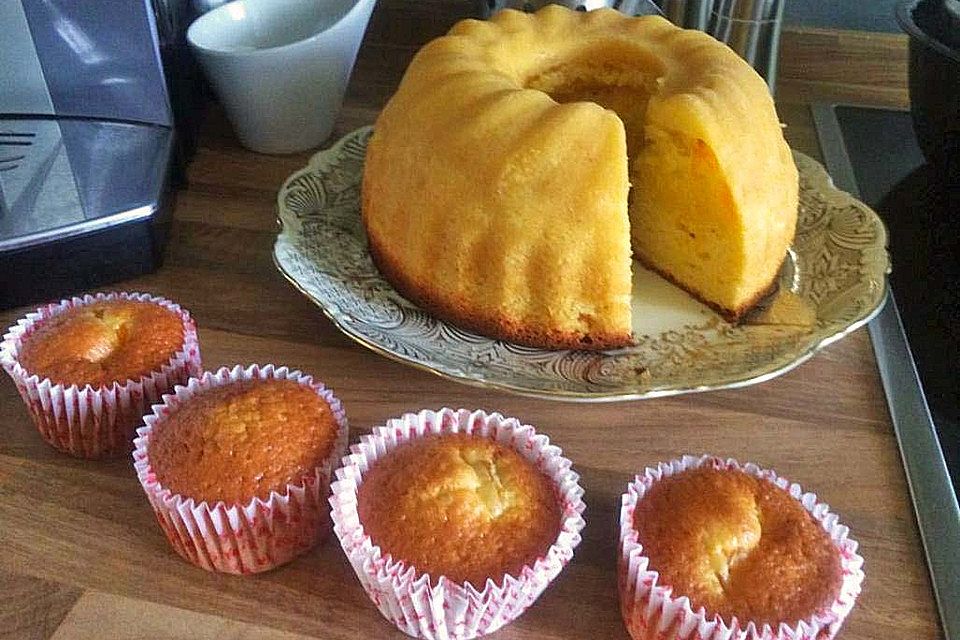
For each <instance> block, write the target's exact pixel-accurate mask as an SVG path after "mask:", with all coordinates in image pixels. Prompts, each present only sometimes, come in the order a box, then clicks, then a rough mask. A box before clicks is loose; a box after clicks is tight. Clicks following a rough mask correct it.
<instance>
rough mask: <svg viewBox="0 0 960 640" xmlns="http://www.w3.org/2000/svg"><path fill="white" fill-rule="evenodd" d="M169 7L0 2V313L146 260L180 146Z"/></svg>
mask: <svg viewBox="0 0 960 640" xmlns="http://www.w3.org/2000/svg"><path fill="white" fill-rule="evenodd" d="M173 6H174V5H173V4H171V3H165V2H162V1H159V0H158V1H154V2H151V0H116V1H112V2H110V3H99V2H76V1H75V0H7V1H4V2H0V25H3V26H2V35H0V308H9V307H13V306H19V305H25V304H33V303H36V302H40V301H44V300H49V299H54V298H58V297H61V296H65V295H69V294H72V293H75V292H78V291H81V290H85V289H89V288H92V287H97V286H103V285H106V284H108V283H111V282H115V281H118V280H122V279H125V278H130V277H133V276H136V275H139V274H142V273H145V272H149V271H151V270H153V269H155V268H157V267H158V266H159V264H160V260H161V257H162V250H163V246H164V241H165V239H166V235H167V230H168V227H169V221H170V201H171V195H172V184H173V183H174V181H175V180H176V178H177V177H178V175H182V168H183V165H184V162H185V160H186V158H187V157H188V156H189V142H190V139H189V136H185V135H184V133H189V130H190V127H189V126H183V123H185V122H186V123H187V124H188V125H189V123H190V120H189V109H186V108H180V107H188V106H189V100H190V99H191V95H192V94H191V92H190V91H189V86H187V85H185V84H184V83H185V82H189V80H190V78H191V75H190V74H191V71H190V70H191V68H192V67H191V66H190V65H189V61H185V60H184V58H183V57H182V56H183V55H184V54H185V53H186V48H185V47H182V46H180V44H181V43H180V42H179V41H178V39H179V37H180V29H179V25H178V24H177V18H178V17H179V16H178V15H176V14H173V13H171V11H170V9H171V7H173ZM178 94H179V101H177V100H172V99H171V96H172V95H173V96H174V97H176V96H177V95H178ZM194 95H195V94H194ZM175 106H176V107H177V108H176V109H175ZM175 123H176V124H179V125H181V126H179V127H175V126H174V125H175ZM175 129H176V130H177V132H178V133H179V134H180V135H179V137H177V136H176V135H175Z"/></svg>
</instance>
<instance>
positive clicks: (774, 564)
mask: <svg viewBox="0 0 960 640" xmlns="http://www.w3.org/2000/svg"><path fill="white" fill-rule="evenodd" d="M634 527H635V528H636V530H637V532H638V534H639V536H638V542H639V543H640V544H641V545H643V553H644V555H646V556H647V557H648V558H649V559H650V566H649V568H650V570H652V571H656V572H658V573H659V574H660V578H659V584H661V585H663V586H671V587H673V595H674V597H680V596H687V597H689V598H690V603H691V607H692V608H693V609H694V610H696V609H697V608H699V607H701V606H702V607H704V608H705V609H706V611H707V613H708V617H709V615H712V614H719V615H720V616H721V617H723V619H724V620H726V621H727V622H728V623H729V622H730V620H731V618H732V617H733V616H736V617H737V619H738V620H739V621H740V623H741V625H746V623H747V622H750V621H753V622H755V623H756V624H757V625H762V624H765V623H767V624H770V625H771V626H773V627H776V625H777V624H778V623H780V622H787V623H795V622H797V621H799V620H801V619H805V618H809V617H810V616H811V615H813V614H814V613H816V612H817V611H819V610H821V609H822V608H825V607H827V606H829V605H830V604H831V603H832V602H833V601H834V600H835V599H836V597H837V594H838V593H839V591H840V586H841V582H842V569H841V564H840V554H839V552H838V551H837V549H836V547H835V546H834V545H833V542H832V541H831V540H830V537H829V535H828V534H827V533H826V531H825V530H824V529H823V527H822V526H821V525H820V523H818V522H817V521H816V520H814V518H813V517H812V516H811V515H810V513H809V512H807V510H806V509H804V507H803V505H801V504H800V503H799V502H798V501H797V500H795V499H794V498H793V497H792V496H790V494H789V493H787V492H786V491H784V490H783V489H780V488H779V487H777V486H776V485H774V484H773V483H770V482H767V481H765V480H761V479H759V478H756V477H754V476H751V475H749V474H747V473H744V472H742V471H738V470H729V469H714V468H711V467H700V468H697V469H690V470H686V471H682V472H680V473H678V474H676V475H673V476H667V477H665V478H663V479H662V480H660V481H658V482H656V483H654V484H653V486H651V487H650V489H649V490H648V491H647V492H646V494H645V495H644V496H643V498H642V499H641V500H640V502H639V503H638V504H637V507H636V510H635V511H634Z"/></svg>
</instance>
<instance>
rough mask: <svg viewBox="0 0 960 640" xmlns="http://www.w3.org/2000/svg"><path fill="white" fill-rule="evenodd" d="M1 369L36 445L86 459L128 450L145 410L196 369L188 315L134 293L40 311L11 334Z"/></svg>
mask: <svg viewBox="0 0 960 640" xmlns="http://www.w3.org/2000/svg"><path fill="white" fill-rule="evenodd" d="M0 362H2V364H3V367H4V369H5V370H6V371H7V373H8V374H9V375H10V377H11V378H12V379H13V381H14V383H15V384H16V385H17V390H18V391H19V392H20V395H21V397H22V398H23V400H24V402H25V403H26V404H27V407H28V409H29V411H30V414H31V416H32V417H33V420H34V423H35V424H36V425H37V428H38V429H39V431H40V434H41V435H42V436H43V438H44V439H45V440H46V441H47V442H49V443H50V444H51V445H53V446H54V447H56V448H57V449H59V450H61V451H64V452H66V453H70V454H72V455H75V456H78V457H84V458H97V457H103V456H111V455H117V454H122V453H126V452H128V451H129V450H130V448H131V442H132V439H133V432H134V429H135V428H136V427H137V426H138V425H139V424H140V423H141V421H142V418H143V415H144V414H145V413H146V412H147V411H148V410H149V407H150V405H151V404H153V403H156V402H159V401H160V397H161V396H162V395H163V394H165V393H170V392H172V391H173V387H174V385H176V384H182V383H185V382H186V381H187V379H188V378H189V377H190V376H191V375H195V374H197V373H199V372H200V370H201V364H200V348H199V345H198V344H197V331H196V326H195V325H194V323H193V320H192V319H191V318H190V314H189V313H187V312H186V311H185V310H183V309H181V308H180V307H179V306H178V305H176V304H174V303H172V302H170V301H168V300H165V299H163V298H158V297H154V296H150V295H146V294H139V293H111V294H97V295H87V296H84V297H83V298H73V299H71V300H64V301H62V302H60V303H59V304H52V305H48V306H46V307H42V308H40V309H38V310H37V311H36V312H34V313H31V314H29V315H27V316H26V317H25V318H23V319H21V320H20V321H18V322H17V324H16V325H14V326H13V327H11V328H10V330H9V332H8V333H7V334H6V335H5V336H4V339H3V343H2V344H0Z"/></svg>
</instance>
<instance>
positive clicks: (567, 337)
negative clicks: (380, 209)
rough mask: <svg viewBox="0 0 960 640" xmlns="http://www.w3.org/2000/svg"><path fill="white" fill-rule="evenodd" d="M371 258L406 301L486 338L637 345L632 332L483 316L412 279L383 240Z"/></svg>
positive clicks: (552, 345) (555, 345)
mask: <svg viewBox="0 0 960 640" xmlns="http://www.w3.org/2000/svg"><path fill="white" fill-rule="evenodd" d="M367 240H368V246H369V249H370V257H371V258H373V262H374V264H375V265H376V266H377V269H379V270H380V273H382V274H383V276H384V277H385V278H386V279H387V280H388V281H389V282H390V284H392V285H393V287H394V288H395V289H396V290H397V291H399V292H400V294H401V295H403V296H404V297H405V298H407V299H408V300H410V301H411V302H413V303H415V304H416V305H417V306H419V307H420V308H422V309H423V310H424V311H426V312H427V313H430V314H433V315H435V316H437V317H439V318H446V319H447V320H449V321H450V322H452V323H454V324H456V325H457V326H459V327H461V328H463V329H466V330H467V331H473V332H475V333H479V334H480V335H485V336H496V337H497V338H500V339H501V340H508V341H509V342H513V343H516V344H522V345H527V346H530V347H540V348H544V349H615V348H617V347H625V346H628V345H631V344H633V334H632V333H630V332H629V331H628V332H617V331H607V332H597V331H592V332H590V333H587V332H584V331H563V330H561V329H558V328H554V327H550V326H547V325H535V324H529V323H523V322H519V321H516V320H511V319H509V318H505V317H503V316H502V315H499V314H496V313H493V314H491V313H483V311H482V310H481V309H478V308H476V307H474V306H473V305H471V304H469V302H467V301H466V300H463V299H460V300H455V299H450V298H448V297H445V296H443V295H441V294H440V293H439V292H437V291H435V290H434V289H433V287H432V285H431V284H430V283H429V282H424V283H419V284H418V283H415V282H413V281H412V280H410V279H408V277H407V275H406V273H405V272H404V270H403V267H402V266H400V265H399V264H397V262H396V261H395V260H393V259H392V258H390V257H389V255H388V254H387V253H386V252H385V251H381V249H380V241H379V240H378V239H377V238H376V237H374V236H373V235H370V236H368V238H367Z"/></svg>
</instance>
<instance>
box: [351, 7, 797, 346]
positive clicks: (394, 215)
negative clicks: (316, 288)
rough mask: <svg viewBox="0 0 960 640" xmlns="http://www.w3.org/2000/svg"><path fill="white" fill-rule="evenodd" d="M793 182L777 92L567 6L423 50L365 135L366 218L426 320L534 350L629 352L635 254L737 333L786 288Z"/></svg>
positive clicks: (613, 19)
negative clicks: (748, 314)
mask: <svg viewBox="0 0 960 640" xmlns="http://www.w3.org/2000/svg"><path fill="white" fill-rule="evenodd" d="M797 192H798V178H797V169H796V166H795V165H794V163H793V159H792V156H791V153H790V150H789V148H788V147H787V145H786V142H785V141H784V139H783V134H782V132H781V129H780V124H779V121H778V119H777V114H776V111H775V109H774V106H773V101H772V99H771V97H770V93H769V90H768V88H767V86H766V84H765V83H764V82H763V80H762V79H761V78H760V77H759V76H758V75H757V74H756V72H755V71H754V70H753V69H751V68H750V66H749V65H748V64H746V63H745V62H744V61H743V60H742V59H740V57H739V56H737V55H736V54H735V53H734V52H733V51H731V50H730V49H729V48H727V47H726V46H724V45H722V44H720V43H719V42H717V41H716V40H714V39H713V38H711V37H709V36H707V35H705V34H704V33H702V32H697V31H684V30H682V29H678V28H677V27H675V26H673V25H671V24H670V23H669V22H667V21H666V20H664V19H661V18H658V17H652V16H648V17H643V18H628V17H626V16H624V15H623V14H620V13H618V12H616V11H612V10H597V11H591V12H585V13H584V12H575V11H570V10H568V9H564V8H562V7H558V6H556V5H553V6H548V7H545V8H544V9H542V10H540V11H538V12H537V13H536V14H524V13H520V12H516V11H509V10H508V11H501V12H499V13H498V14H496V15H495V16H494V17H493V18H492V19H491V20H489V21H485V22H480V21H475V20H465V21H462V22H460V23H458V24H457V25H456V26H454V28H453V29H452V30H451V31H450V33H449V34H448V35H447V36H445V37H442V38H439V39H437V40H434V41H433V42H431V43H429V44H428V45H426V46H425V47H424V48H423V49H421V51H420V52H419V53H418V54H417V56H416V57H415V58H414V60H413V62H412V63H411V65H410V67H409V68H408V69H407V72H406V74H405V75H404V78H403V81H402V82H401V84H400V87H399V89H398V90H397V92H396V94H395V95H394V96H393V97H392V98H391V100H390V101H389V103H388V104H387V105H386V107H385V108H384V110H383V111H382V113H381V114H380V116H379V118H378V119H377V123H376V126H375V129H374V133H373V136H372V137H371V139H370V142H369V145H368V148H367V155H366V161H365V165H364V176H363V187H362V209H363V222H364V226H365V228H366V231H367V236H368V238H369V240H370V248H371V253H372V255H373V257H374V259H375V261H376V263H377V265H378V267H379V268H380V269H381V270H382V273H383V275H384V277H385V278H386V279H388V280H389V281H390V282H391V283H392V284H394V286H396V287H397V288H398V289H399V290H401V291H402V292H403V293H404V294H405V295H407V296H408V297H410V298H412V299H413V300H415V301H416V302H417V303H418V304H420V305H422V306H424V307H425V308H427V309H428V310H429V311H431V312H432V313H436V314H438V315H439V316H440V317H442V318H444V319H447V320H450V321H451V322H454V323H457V324H459V325H461V326H464V327H466V328H470V329H474V330H478V331H482V332H483V333H486V334H488V335H491V336H494V337H498V338H504V339H507V340H511V341H514V342H518V343H522V344H529V345H533V346H540V347H549V348H554V347H580V348H603V347H616V346H622V345H625V344H629V343H630V342H631V307H630V295H631V284H632V283H631V268H632V267H631V255H635V256H636V257H638V258H639V259H640V260H642V261H643V262H644V264H647V265H649V266H651V267H652V268H654V269H655V270H657V271H659V272H660V273H662V274H664V275H665V276H667V277H668V278H669V279H670V280H671V281H673V282H675V283H677V284H679V285H680V286H681V287H683V288H684V289H686V290H687V291H689V292H690V293H691V294H693V295H694V296H696V297H698V298H699V299H701V300H704V301H706V302H707V303H708V304H709V305H711V306H712V307H714V308H715V309H717V310H719V311H720V312H721V313H722V314H723V315H724V316H726V317H728V318H730V319H736V318H738V317H739V316H740V315H741V314H742V313H743V312H744V311H745V310H747V309H748V308H749V307H750V306H751V305H752V304H754V303H755V302H756V301H757V300H758V299H759V298H760V297H761V296H762V295H763V293H764V292H766V291H768V290H770V288H771V286H772V285H773V283H774V282H775V280H776V277H777V274H778V271H779V268H780V265H781V264H782V262H783V259H784V256H785V254H786V250H787V247H788V246H789V244H790V242H791V241H792V239H793V234H794V229H795V226H796V215H797Z"/></svg>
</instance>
